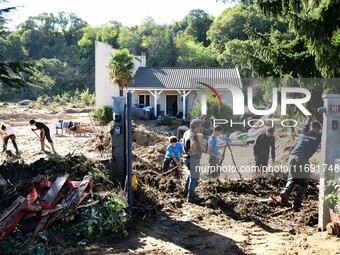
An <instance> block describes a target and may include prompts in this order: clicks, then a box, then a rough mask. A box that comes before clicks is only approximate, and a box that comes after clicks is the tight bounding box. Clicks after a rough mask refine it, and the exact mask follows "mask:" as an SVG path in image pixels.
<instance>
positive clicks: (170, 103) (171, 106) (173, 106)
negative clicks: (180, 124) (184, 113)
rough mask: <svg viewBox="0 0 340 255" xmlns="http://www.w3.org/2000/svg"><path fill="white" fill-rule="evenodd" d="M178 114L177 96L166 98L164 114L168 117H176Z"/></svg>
mask: <svg viewBox="0 0 340 255" xmlns="http://www.w3.org/2000/svg"><path fill="white" fill-rule="evenodd" d="M177 112H178V102H177V95H167V96H166V113H167V114H168V115H170V116H176V114H177Z"/></svg>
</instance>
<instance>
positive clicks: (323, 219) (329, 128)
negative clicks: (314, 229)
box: [319, 94, 340, 230]
mask: <svg viewBox="0 0 340 255" xmlns="http://www.w3.org/2000/svg"><path fill="white" fill-rule="evenodd" d="M322 97H323V100H324V108H323V112H324V114H323V131H322V140H321V160H320V187H319V228H320V229H322V230H324V229H325V227H326V225H327V223H328V222H330V214H329V208H330V207H331V205H330V203H329V202H328V201H327V200H325V199H324V197H325V196H327V195H328V194H330V192H332V188H331V187H329V186H328V181H330V180H334V179H335V178H337V177H339V173H338V172H336V171H334V169H335V166H336V165H335V164H336V163H338V162H340V161H338V160H337V159H340V146H339V144H340V94H336V95H335V94H326V95H323V96H322Z"/></svg>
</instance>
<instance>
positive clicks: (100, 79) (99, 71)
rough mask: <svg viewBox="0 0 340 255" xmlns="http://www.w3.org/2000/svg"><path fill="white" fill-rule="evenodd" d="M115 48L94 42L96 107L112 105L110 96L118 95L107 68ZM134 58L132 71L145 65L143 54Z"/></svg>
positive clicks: (116, 87) (117, 89)
mask: <svg viewBox="0 0 340 255" xmlns="http://www.w3.org/2000/svg"><path fill="white" fill-rule="evenodd" d="M114 51H115V49H114V48H112V47H111V46H110V45H108V44H105V43H102V42H98V41H96V42H95V93H96V109H97V108H99V107H102V106H112V97H113V96H119V88H118V86H117V85H116V84H113V83H112V82H111V81H110V77H109V73H110V70H109V68H107V65H108V64H109V61H110V59H111V56H112V54H113V53H114ZM136 58H137V59H139V60H137V59H134V64H135V67H134V71H133V73H135V72H136V71H137V69H138V68H139V67H141V66H145V63H146V59H145V55H143V56H136Z"/></svg>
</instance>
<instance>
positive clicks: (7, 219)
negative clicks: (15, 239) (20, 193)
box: [0, 197, 27, 240]
mask: <svg viewBox="0 0 340 255" xmlns="http://www.w3.org/2000/svg"><path fill="white" fill-rule="evenodd" d="M26 205H27V199H26V198H24V197H18V198H17V199H16V200H15V201H14V202H13V203H12V205H11V206H10V208H9V209H8V210H6V212H5V213H4V214H3V217H1V218H2V219H3V220H2V221H1V222H0V240H2V239H3V238H4V237H6V236H8V235H10V234H11V233H12V232H13V230H14V229H15V227H16V226H17V224H18V223H19V221H20V220H21V219H22V217H23V216H24V215H25V213H26V212H25V211H24V210H22V208H23V207H25V206H26Z"/></svg>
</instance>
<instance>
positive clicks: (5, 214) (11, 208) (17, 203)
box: [0, 196, 26, 224]
mask: <svg viewBox="0 0 340 255" xmlns="http://www.w3.org/2000/svg"><path fill="white" fill-rule="evenodd" d="M25 202H26V199H25V198H24V197H22V196H19V197H18V198H17V199H15V201H14V202H13V203H12V204H11V205H10V206H9V207H8V208H7V210H5V211H4V212H3V213H2V215H1V219H0V224H1V222H2V221H3V220H5V219H6V218H7V217H8V216H9V215H10V214H11V213H12V212H13V211H14V210H15V209H16V208H18V207H19V206H22V205H23V204H24V203H25Z"/></svg>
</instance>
